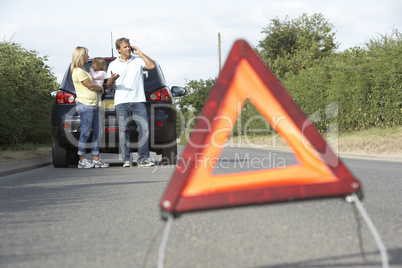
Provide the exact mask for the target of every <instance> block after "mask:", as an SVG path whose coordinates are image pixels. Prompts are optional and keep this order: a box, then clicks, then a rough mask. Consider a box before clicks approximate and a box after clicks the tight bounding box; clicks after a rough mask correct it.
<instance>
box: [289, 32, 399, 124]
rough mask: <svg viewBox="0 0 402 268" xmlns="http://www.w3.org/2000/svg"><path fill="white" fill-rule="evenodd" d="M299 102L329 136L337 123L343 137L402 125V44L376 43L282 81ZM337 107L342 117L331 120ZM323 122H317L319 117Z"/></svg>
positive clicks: (388, 39)
mask: <svg viewBox="0 0 402 268" xmlns="http://www.w3.org/2000/svg"><path fill="white" fill-rule="evenodd" d="M282 83H283V84H284V86H285V87H286V88H287V89H288V90H289V92H290V94H291V95H292V96H293V97H294V99H295V101H296V102H297V103H298V104H299V105H300V107H301V108H302V110H303V111H304V112H305V113H306V114H307V115H308V116H311V115H317V113H319V117H318V118H319V119H320V120H318V121H317V120H316V121H315V124H316V126H317V127H318V128H319V130H320V131H324V130H325V129H326V127H327V125H328V124H329V123H331V122H337V123H338V129H339V131H341V132H343V131H351V130H359V129H365V128H368V127H373V126H380V127H383V126H400V125H402V89H401V85H402V40H401V35H400V34H399V33H398V32H395V33H394V34H393V36H392V37H388V36H382V37H381V38H379V39H373V40H371V41H370V42H369V43H367V45H366V46H365V47H364V48H353V49H348V50H346V51H344V52H341V53H337V54H334V55H332V56H329V57H326V58H324V59H323V61H322V62H321V63H320V64H319V65H316V66H314V67H312V68H309V69H306V70H303V71H301V72H300V74H299V75H296V76H289V77H285V78H284V79H283V80H282ZM331 104H336V105H337V107H338V114H337V116H336V118H334V116H328V115H326V113H325V112H326V108H325V107H328V106H329V105H331ZM316 117H317V116H316Z"/></svg>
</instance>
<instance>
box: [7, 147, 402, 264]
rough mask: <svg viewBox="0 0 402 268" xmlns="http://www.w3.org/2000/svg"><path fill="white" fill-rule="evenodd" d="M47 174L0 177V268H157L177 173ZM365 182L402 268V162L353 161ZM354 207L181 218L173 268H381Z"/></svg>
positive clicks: (233, 161)
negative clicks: (164, 214)
mask: <svg viewBox="0 0 402 268" xmlns="http://www.w3.org/2000/svg"><path fill="white" fill-rule="evenodd" d="M103 158H104V159H105V160H108V161H110V162H111V163H112V166H111V167H110V168H108V169H90V170H78V169H76V168H73V167H71V168H67V169H56V168H54V167H53V166H47V167H42V168H39V169H35V170H32V171H27V172H23V173H19V174H14V175H10V176H5V177H0V267H13V268H16V267H41V268H43V267H74V268H75V267H156V264H157V260H158V250H159V244H160V242H161V239H162V235H163V231H164V227H165V224H166V222H165V221H162V220H161V219H160V212H159V201H160V199H161V197H162V194H163V192H164V189H165V187H166V185H167V184H168V182H169V179H170V176H171V174H172V173H173V171H174V167H172V166H157V167H152V168H139V167H132V168H126V169H123V168H122V167H121V164H122V163H121V162H119V160H118V159H117V158H116V156H114V155H104V157H103ZM221 158H222V161H221V162H220V164H219V165H218V167H219V168H218V169H216V172H219V173H224V172H241V171H244V170H249V169H255V168H258V167H256V166H255V165H254V164H251V163H255V162H252V161H251V160H252V159H255V158H259V159H262V160H265V161H261V162H260V163H265V164H264V166H263V167H262V168H269V167H273V166H278V165H282V164H284V163H285V164H286V165H290V164H293V163H295V161H296V160H295V159H294V158H293V156H292V155H291V154H289V153H281V152H273V151H267V150H256V149H249V148H237V149H233V148H230V149H225V150H224V152H223V154H222V156H221ZM344 162H345V163H346V165H347V166H348V167H349V168H350V169H351V171H352V172H353V173H354V174H355V175H356V177H357V178H358V179H359V180H360V181H361V182H362V185H363V190H364V194H365V197H364V200H363V205H364V207H365V209H366V210H367V212H368V214H369V216H370V217H371V219H372V221H373V223H374V224H375V226H376V227H377V230H378V232H379V233H380V235H381V239H382V241H383V243H384V245H385V247H386V248H387V252H388V258H389V264H390V267H402V239H401V238H402V209H401V204H402V188H401V185H400V183H401V174H402V164H401V162H387V161H372V160H363V159H352V158H347V159H344ZM353 208H354V205H352V204H350V203H347V202H345V201H344V200H343V199H340V198H335V199H320V200H314V201H303V202H293V203H280V204H271V205H262V206H250V207H242V208H233V209H222V210H215V211H205V212H197V213H188V214H184V215H183V216H182V217H181V218H178V219H175V220H174V221H173V225H172V229H171V233H170V236H169V240H168V243H167V248H166V256H165V267H185V268H187V267H255V268H268V267H270V268H273V267H381V258H380V254H379V250H378V248H377V246H376V244H375V241H374V239H373V237H372V235H371V233H370V232H369V230H368V228H367V226H366V225H365V223H364V222H363V221H361V220H359V221H358V222H360V223H361V228H360V231H361V235H362V241H363V252H364V253H365V254H364V256H362V253H361V252H362V250H361V246H360V244H359V239H358V233H359V232H358V229H359V225H358V224H357V221H356V218H355V214H354V210H353Z"/></svg>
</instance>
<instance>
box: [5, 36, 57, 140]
mask: <svg viewBox="0 0 402 268" xmlns="http://www.w3.org/2000/svg"><path fill="white" fill-rule="evenodd" d="M46 61H47V57H46V56H45V57H38V53H37V52H36V51H33V50H31V51H27V50H26V49H24V48H22V47H21V45H19V44H16V43H13V42H11V41H10V42H8V41H3V42H1V43H0V146H3V145H13V144H16V143H27V142H30V143H43V142H46V141H50V129H49V125H50V112H51V105H52V100H51V98H50V95H49V93H50V92H51V91H53V90H55V89H57V87H58V85H57V82H56V77H55V76H54V75H53V73H52V72H51V70H50V67H49V66H47V65H46V64H45V62H46Z"/></svg>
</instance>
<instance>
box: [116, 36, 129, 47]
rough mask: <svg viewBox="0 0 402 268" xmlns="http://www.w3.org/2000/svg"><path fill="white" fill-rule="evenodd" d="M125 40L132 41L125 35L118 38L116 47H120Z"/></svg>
mask: <svg viewBox="0 0 402 268" xmlns="http://www.w3.org/2000/svg"><path fill="white" fill-rule="evenodd" d="M124 42H127V43H130V39H127V38H125V37H122V38H119V39H117V40H116V49H120V44H121V43H124Z"/></svg>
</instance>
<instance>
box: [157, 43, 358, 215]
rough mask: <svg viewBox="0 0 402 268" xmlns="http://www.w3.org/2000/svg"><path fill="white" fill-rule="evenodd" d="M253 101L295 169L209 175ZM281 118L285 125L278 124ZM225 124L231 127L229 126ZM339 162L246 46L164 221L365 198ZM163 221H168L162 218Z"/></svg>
mask: <svg viewBox="0 0 402 268" xmlns="http://www.w3.org/2000/svg"><path fill="white" fill-rule="evenodd" d="M246 99H249V100H250V101H251V102H252V103H253V104H254V106H255V107H256V108H257V109H258V110H259V112H260V113H261V114H262V115H263V116H264V117H265V118H266V119H267V120H268V121H269V123H270V124H271V126H272V127H273V128H274V129H275V131H276V132H277V133H278V134H279V135H280V136H281V137H282V138H283V139H284V140H285V141H286V143H287V144H288V145H289V147H290V148H292V149H293V152H294V154H295V156H296V158H297V159H298V161H299V164H298V165H293V166H289V167H286V168H284V169H275V168H274V169H266V170H258V171H248V172H241V173H232V174H219V175H215V174H212V172H213V169H214V165H213V164H207V165H205V161H210V160H212V159H217V158H218V157H219V155H220V153H221V151H222V149H223V147H224V144H225V143H226V141H227V139H228V137H229V136H230V133H231V130H232V128H233V123H230V122H229V121H231V122H236V120H237V117H238V116H239V111H238V109H236V107H234V106H236V105H234V103H235V102H241V104H242V105H244V101H245V100H246ZM278 118H282V119H281V120H278ZM227 119H230V120H229V121H228V120H227ZM360 186H361V185H360V182H359V181H358V180H357V179H355V178H354V176H353V175H352V174H351V172H350V171H349V170H348V169H347V168H346V166H345V165H344V164H343V163H342V161H341V160H340V159H339V158H338V156H337V155H336V154H335V153H334V152H333V151H332V149H331V148H330V147H329V146H328V144H327V143H326V141H325V140H324V139H323V137H322V136H321V134H320V133H319V132H318V130H317V129H316V128H315V127H314V125H313V123H312V122H311V121H310V120H309V119H308V118H307V117H306V115H305V114H304V113H303V112H302V111H301V109H300V108H299V106H298V105H297V104H296V103H295V102H294V100H293V98H292V97H291V96H290V95H289V93H288V92H287V91H286V89H285V88H284V87H283V86H282V85H281V84H280V82H279V81H278V80H277V79H276V77H275V76H274V75H273V73H272V72H271V71H270V70H269V69H268V68H267V67H266V66H265V64H264V63H263V62H262V61H261V59H260V58H259V57H258V55H257V54H256V53H255V52H254V51H253V49H252V48H251V47H250V46H249V45H248V43H247V42H246V41H244V40H238V41H236V42H235V44H234V45H233V48H232V50H231V52H230V54H229V56H228V59H227V61H226V63H225V66H224V68H223V69H222V72H221V74H220V75H219V77H218V79H217V81H216V84H215V85H214V87H213V89H212V90H211V93H210V95H209V97H208V100H207V102H206V104H205V106H204V108H203V110H202V112H201V115H200V117H199V119H198V121H197V123H196V125H195V127H194V129H193V132H192V134H191V136H190V139H189V141H188V143H187V145H186V147H185V149H184V151H183V154H182V156H181V159H180V160H179V161H178V165H177V167H176V169H175V172H174V173H173V175H172V177H171V180H170V182H169V185H168V186H167V188H166V191H165V193H164V195H163V196H162V199H161V201H160V207H161V209H162V212H163V214H171V215H177V214H181V213H184V212H190V211H198V210H207V209H216V208H225V207H233V206H243V205H253V204H264V203H272V202H283V201H289V200H292V201H295V200H302V199H313V198H324V197H335V196H346V195H349V194H351V193H355V192H358V191H359V190H360ZM164 218H165V217H164Z"/></svg>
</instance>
